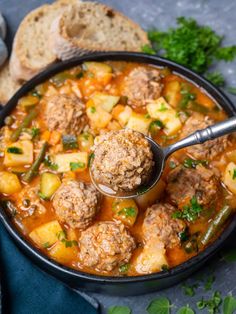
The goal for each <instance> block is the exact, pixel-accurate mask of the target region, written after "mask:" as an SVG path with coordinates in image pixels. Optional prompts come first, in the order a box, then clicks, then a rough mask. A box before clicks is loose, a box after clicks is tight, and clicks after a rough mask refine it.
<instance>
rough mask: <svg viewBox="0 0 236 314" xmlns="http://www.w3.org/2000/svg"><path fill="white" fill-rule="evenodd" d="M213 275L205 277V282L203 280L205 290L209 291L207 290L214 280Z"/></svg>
mask: <svg viewBox="0 0 236 314" xmlns="http://www.w3.org/2000/svg"><path fill="white" fill-rule="evenodd" d="M215 279H216V278H215V275H210V276H209V277H208V278H207V280H206V282H205V284H204V289H205V291H209V290H211V288H212V285H213V283H214V282H215Z"/></svg>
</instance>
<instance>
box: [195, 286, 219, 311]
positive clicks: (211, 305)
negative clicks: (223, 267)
mask: <svg viewBox="0 0 236 314" xmlns="http://www.w3.org/2000/svg"><path fill="white" fill-rule="evenodd" d="M221 303H222V297H221V293H220V292H219V291H215V292H214V293H213V295H212V297H211V298H210V299H208V300H205V299H204V298H202V299H201V300H200V301H198V302H197V307H198V309H199V310H203V309H205V308H206V309H207V310H208V312H209V313H212V314H214V313H218V312H219V307H220V305H221Z"/></svg>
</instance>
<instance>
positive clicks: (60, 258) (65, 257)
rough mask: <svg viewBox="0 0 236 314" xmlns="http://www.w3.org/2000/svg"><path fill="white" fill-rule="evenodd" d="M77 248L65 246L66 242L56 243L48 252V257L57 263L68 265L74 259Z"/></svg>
mask: <svg viewBox="0 0 236 314" xmlns="http://www.w3.org/2000/svg"><path fill="white" fill-rule="evenodd" d="M77 252H78V248H77V247H76V246H75V245H72V246H71V247H67V246H66V242H61V241H58V242H57V243H56V244H55V245H54V246H53V247H52V248H51V249H50V250H49V251H48V253H49V255H50V256H51V257H52V258H53V259H55V260H56V261H57V262H59V263H68V262H70V261H71V260H73V259H75V258H76V255H77Z"/></svg>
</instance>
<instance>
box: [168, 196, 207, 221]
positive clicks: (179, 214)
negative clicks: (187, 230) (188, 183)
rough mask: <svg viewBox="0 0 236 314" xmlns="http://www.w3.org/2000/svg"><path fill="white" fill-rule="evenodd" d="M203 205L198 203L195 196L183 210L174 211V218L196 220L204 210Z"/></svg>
mask: <svg viewBox="0 0 236 314" xmlns="http://www.w3.org/2000/svg"><path fill="white" fill-rule="evenodd" d="M202 210H203V207H202V206H201V205H200V204H199V203H198V200H197V198H196V196H193V197H192V198H191V200H190V203H189V204H188V205H185V206H184V207H183V210H177V211H175V212H174V213H173V215H172V217H173V218H178V219H183V220H187V221H188V222H193V221H195V220H196V219H197V218H198V217H199V215H200V213H201V212H202Z"/></svg>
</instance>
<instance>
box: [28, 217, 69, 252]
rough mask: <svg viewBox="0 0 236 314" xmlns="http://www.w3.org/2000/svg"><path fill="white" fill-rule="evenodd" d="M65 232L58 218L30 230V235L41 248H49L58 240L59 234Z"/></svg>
mask: <svg viewBox="0 0 236 314" xmlns="http://www.w3.org/2000/svg"><path fill="white" fill-rule="evenodd" d="M60 232H63V230H62V227H61V226H60V224H59V222H58V221H57V220H53V221H50V222H48V223H46V224H43V225H41V226H39V227H37V228H35V229H34V230H33V231H31V232H30V234H29V236H30V238H31V240H33V241H34V243H36V244H37V245H38V246H39V247H40V248H47V247H50V246H51V245H53V244H54V243H56V242H57V241H58V235H59V234H60Z"/></svg>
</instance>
